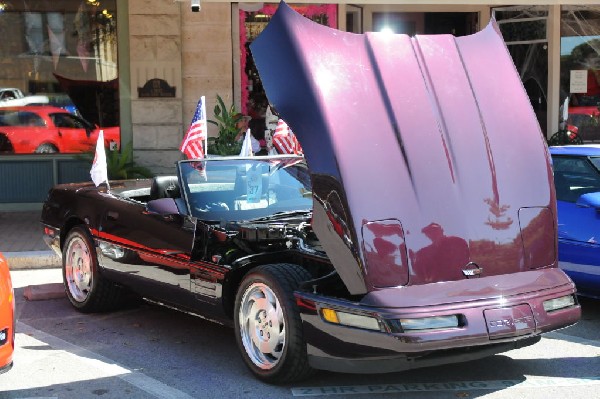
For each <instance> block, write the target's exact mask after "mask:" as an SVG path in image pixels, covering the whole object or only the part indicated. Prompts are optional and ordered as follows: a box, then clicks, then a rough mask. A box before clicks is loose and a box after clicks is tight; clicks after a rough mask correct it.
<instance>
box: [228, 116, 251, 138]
mask: <svg viewBox="0 0 600 399" xmlns="http://www.w3.org/2000/svg"><path fill="white" fill-rule="evenodd" d="M233 117H234V118H236V119H238V121H237V123H236V124H235V128H236V129H237V135H236V136H235V141H239V142H242V141H244V137H245V134H246V130H248V128H249V124H250V120H251V119H252V118H251V117H249V116H247V115H242V114H236V115H234V116H233Z"/></svg>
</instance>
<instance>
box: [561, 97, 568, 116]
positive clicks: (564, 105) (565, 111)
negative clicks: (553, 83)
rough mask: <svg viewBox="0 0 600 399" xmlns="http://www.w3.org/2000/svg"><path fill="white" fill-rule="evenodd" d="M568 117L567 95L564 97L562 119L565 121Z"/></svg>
mask: <svg viewBox="0 0 600 399" xmlns="http://www.w3.org/2000/svg"><path fill="white" fill-rule="evenodd" d="M568 119H569V96H567V98H565V102H564V103H563V109H562V121H563V122H566V121H567V120H568Z"/></svg>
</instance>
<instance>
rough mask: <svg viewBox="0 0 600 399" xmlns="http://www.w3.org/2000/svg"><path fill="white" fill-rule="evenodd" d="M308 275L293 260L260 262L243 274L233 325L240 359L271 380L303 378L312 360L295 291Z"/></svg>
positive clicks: (310, 370) (306, 375)
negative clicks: (307, 348) (304, 335)
mask: <svg viewBox="0 0 600 399" xmlns="http://www.w3.org/2000/svg"><path fill="white" fill-rule="evenodd" d="M308 279H310V274H309V273H308V272H307V271H306V270H304V269H302V268H301V267H299V266H297V265H293V264H272V265H264V266H259V267H257V268H256V269H253V270H252V271H250V272H249V273H248V274H247V275H246V276H245V277H244V279H243V281H242V283H241V285H240V287H239V289H238V293H237V296H236V302H235V329H236V339H237V343H238V347H239V349H240V351H241V353H242V358H243V360H244V362H245V363H246V365H247V366H248V367H249V368H250V370H251V371H252V372H253V373H254V374H255V375H256V376H257V377H258V378H259V379H261V380H263V381H265V382H269V383H286V382H292V381H299V380H302V379H305V378H307V377H309V376H310V375H312V374H313V372H314V370H313V369H312V368H311V367H310V366H309V365H308V356H307V354H306V343H305V341H304V338H303V334H302V322H301V320H300V314H299V313H298V310H297V309H296V304H295V299H294V295H293V292H294V290H295V289H297V288H298V286H299V285H300V283H301V282H303V281H306V280H308Z"/></svg>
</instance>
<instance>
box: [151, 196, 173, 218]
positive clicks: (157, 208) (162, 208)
mask: <svg viewBox="0 0 600 399" xmlns="http://www.w3.org/2000/svg"><path fill="white" fill-rule="evenodd" d="M146 210H147V211H148V212H149V213H156V214H159V215H163V216H167V215H179V208H177V203H176V202H175V200H174V199H173V198H159V199H155V200H151V201H148V203H147V204H146Z"/></svg>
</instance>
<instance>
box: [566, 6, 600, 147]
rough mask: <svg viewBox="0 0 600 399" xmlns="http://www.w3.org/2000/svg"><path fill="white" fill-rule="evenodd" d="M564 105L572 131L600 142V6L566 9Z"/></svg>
mask: <svg viewBox="0 0 600 399" xmlns="http://www.w3.org/2000/svg"><path fill="white" fill-rule="evenodd" d="M560 31H561V33H560V36H561V40H560V71H561V73H560V88H561V104H562V103H563V102H564V99H565V98H567V97H568V99H569V101H568V120H567V124H568V127H569V130H571V131H575V132H576V133H577V135H579V137H581V139H582V140H583V141H587V142H594V141H595V142H597V141H600V6H598V5H594V6H563V7H562V14H561V27H560Z"/></svg>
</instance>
